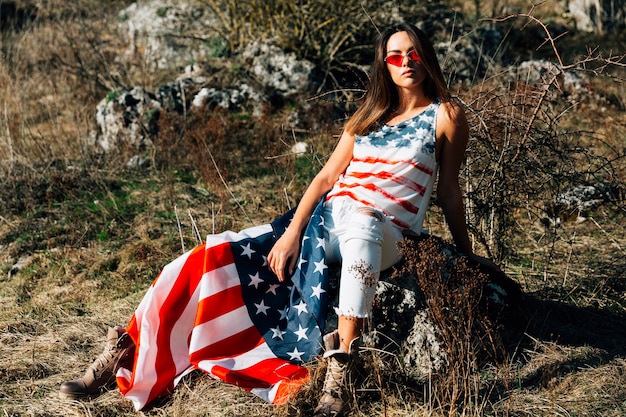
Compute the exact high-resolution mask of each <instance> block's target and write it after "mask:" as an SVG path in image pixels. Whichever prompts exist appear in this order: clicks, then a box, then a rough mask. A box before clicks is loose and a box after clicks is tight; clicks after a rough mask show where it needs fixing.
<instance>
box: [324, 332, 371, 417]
mask: <svg viewBox="0 0 626 417" xmlns="http://www.w3.org/2000/svg"><path fill="white" fill-rule="evenodd" d="M359 340H360V339H359V338H356V339H354V340H353V341H352V342H350V352H344V351H343V350H340V349H337V347H338V346H339V334H338V333H337V331H336V330H335V331H334V332H332V333H329V334H327V335H326V336H324V346H325V349H326V353H324V357H325V358H327V359H328V367H327V368H326V377H325V379H324V387H323V388H322V397H321V398H320V400H319V403H318V404H317V407H315V410H314V411H313V416H314V417H335V416H341V415H342V412H343V408H344V405H345V402H346V385H347V384H348V381H347V380H348V379H349V378H348V375H347V374H348V372H350V368H351V365H352V362H353V359H354V358H353V356H355V355H356V354H357V353H358V349H359V346H358V345H359Z"/></svg>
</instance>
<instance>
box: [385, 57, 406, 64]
mask: <svg viewBox="0 0 626 417" xmlns="http://www.w3.org/2000/svg"><path fill="white" fill-rule="evenodd" d="M385 61H387V63H388V64H391V65H394V66H396V67H401V66H402V61H404V56H402V55H389V56H387V58H385Z"/></svg>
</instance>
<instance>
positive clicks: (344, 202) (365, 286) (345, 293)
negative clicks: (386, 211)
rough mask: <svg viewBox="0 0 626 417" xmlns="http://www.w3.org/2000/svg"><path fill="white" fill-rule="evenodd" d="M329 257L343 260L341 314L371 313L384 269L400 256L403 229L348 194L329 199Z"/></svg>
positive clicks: (326, 210)
mask: <svg viewBox="0 0 626 417" xmlns="http://www.w3.org/2000/svg"><path fill="white" fill-rule="evenodd" d="M324 226H325V229H326V231H327V232H328V236H327V238H328V245H327V246H326V261H327V263H331V262H341V281H340V283H339V306H338V308H337V314H338V315H340V316H349V317H359V318H365V317H368V316H369V315H370V312H371V308H372V302H373V299H374V295H375V293H376V284H377V283H378V277H379V276H380V271H381V270H383V269H387V268H389V267H391V266H392V265H393V264H395V263H396V262H398V261H399V260H400V253H399V252H398V249H397V246H396V243H397V242H398V241H400V240H401V239H402V232H401V231H400V229H399V228H397V227H396V226H394V225H393V223H392V222H391V221H389V219H388V218H386V217H385V216H384V215H383V213H382V212H380V211H379V210H377V209H374V208H371V207H367V206H363V205H361V204H359V203H357V202H355V201H354V200H352V199H350V198H347V197H335V198H333V199H331V200H330V201H327V202H326V203H325V207H324Z"/></svg>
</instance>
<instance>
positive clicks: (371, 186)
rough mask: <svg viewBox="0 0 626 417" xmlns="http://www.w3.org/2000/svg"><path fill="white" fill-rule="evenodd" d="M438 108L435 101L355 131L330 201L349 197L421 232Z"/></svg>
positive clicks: (434, 165) (432, 179) (433, 161)
mask: <svg viewBox="0 0 626 417" xmlns="http://www.w3.org/2000/svg"><path fill="white" fill-rule="evenodd" d="M438 108H439V102H438V101H437V102H434V103H432V104H430V105H429V106H428V107H427V108H426V109H424V110H423V111H422V112H421V113H420V114H418V115H416V116H414V117H412V118H411V119H408V120H405V121H403V122H400V123H398V124H396V125H393V126H388V125H383V126H382V127H380V128H379V129H378V130H376V131H374V132H371V133H369V134H367V135H364V136H356V138H355V143H354V151H353V156H352V160H351V161H350V164H349V165H348V168H347V169H346V171H345V172H344V173H343V174H342V175H341V177H340V178H339V180H338V181H337V183H336V184H335V186H334V187H333V189H332V190H331V191H330V192H329V193H328V195H327V196H326V200H330V199H334V198H340V197H343V198H350V199H352V200H354V201H357V202H359V203H360V204H363V205H364V206H368V207H374V208H377V209H379V210H381V211H382V212H383V213H384V214H385V215H386V216H388V217H389V218H390V219H391V221H392V222H393V223H394V224H395V225H396V226H397V227H399V228H401V229H408V230H412V231H414V232H415V233H420V232H421V231H422V223H423V221H424V216H425V214H426V210H427V208H428V204H429V202H430V196H431V194H432V189H433V184H434V182H435V178H436V174H437V160H436V157H435V144H436V133H435V127H436V126H435V121H436V116H437V109H438Z"/></svg>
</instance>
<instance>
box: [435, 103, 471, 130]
mask: <svg viewBox="0 0 626 417" xmlns="http://www.w3.org/2000/svg"><path fill="white" fill-rule="evenodd" d="M437 124H438V125H439V126H445V125H452V126H459V125H466V124H467V118H466V116H465V111H464V110H463V107H462V106H461V105H460V104H459V103H457V102H455V101H452V100H450V101H443V102H441V103H439V111H438V112H437Z"/></svg>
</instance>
